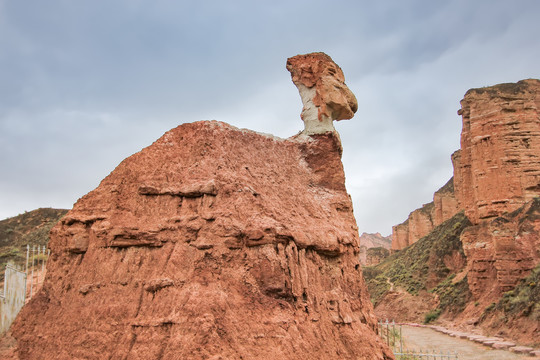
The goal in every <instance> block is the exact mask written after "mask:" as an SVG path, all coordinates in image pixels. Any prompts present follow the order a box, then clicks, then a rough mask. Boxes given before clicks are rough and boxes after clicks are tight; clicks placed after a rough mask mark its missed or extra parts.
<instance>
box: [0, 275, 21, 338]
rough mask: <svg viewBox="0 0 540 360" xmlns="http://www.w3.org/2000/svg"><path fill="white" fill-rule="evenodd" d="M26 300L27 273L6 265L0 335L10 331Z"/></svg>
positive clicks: (0, 303) (1, 304) (0, 304)
mask: <svg viewBox="0 0 540 360" xmlns="http://www.w3.org/2000/svg"><path fill="white" fill-rule="evenodd" d="M25 300H26V272H24V271H22V270H19V269H17V268H15V267H13V266H12V265H11V264H8V265H6V272H5V277H4V292H3V294H1V295H0V334H3V333H4V332H5V331H7V330H8V329H9V327H10V326H11V323H12V322H13V321H14V320H15V317H17V314H18V313H19V311H20V310H21V308H22V307H23V305H24V302H25Z"/></svg>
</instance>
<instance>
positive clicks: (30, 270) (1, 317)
mask: <svg viewBox="0 0 540 360" xmlns="http://www.w3.org/2000/svg"><path fill="white" fill-rule="evenodd" d="M49 253H50V251H49V250H47V249H46V248H45V246H35V245H34V246H32V248H31V249H30V246H29V245H27V246H26V264H25V266H24V269H22V268H21V269H19V268H18V267H16V266H15V265H13V264H7V265H6V270H5V276H4V292H3V293H0V335H1V334H3V333H4V332H6V331H7V330H8V329H9V327H10V326H11V324H12V323H13V321H14V320H15V318H16V317H17V314H18V313H19V311H20V310H21V309H22V307H23V306H24V304H25V302H26V301H27V300H29V299H30V298H31V297H32V296H33V295H34V294H35V293H36V292H37V291H38V290H39V289H40V288H41V284H42V283H43V280H44V278H45V264H46V263H47V259H48V258H49Z"/></svg>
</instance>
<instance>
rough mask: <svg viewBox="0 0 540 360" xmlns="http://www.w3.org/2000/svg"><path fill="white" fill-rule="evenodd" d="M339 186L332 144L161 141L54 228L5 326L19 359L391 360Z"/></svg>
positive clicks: (244, 134) (318, 140) (200, 129)
mask: <svg viewBox="0 0 540 360" xmlns="http://www.w3.org/2000/svg"><path fill="white" fill-rule="evenodd" d="M315 83H317V84H319V85H318V86H321V88H322V89H325V88H327V87H328V86H327V85H325V83H324V81H322V84H320V81H319V80H317V79H315ZM323 93H324V92H323ZM314 101H315V100H314ZM322 108H323V109H322V110H321V113H324V111H325V110H324V106H322ZM329 109H335V108H334V107H329V106H327V107H326V110H327V111H330V112H331V113H333V112H334V111H335V110H329ZM344 180H345V178H344V173H343V167H342V163H341V144H340V142H339V138H338V136H337V134H336V133H334V132H325V133H321V134H316V135H312V136H297V137H293V138H290V139H279V138H276V137H272V136H270V135H264V134H258V133H255V132H252V131H248V130H241V129H237V128H235V127H233V126H230V125H227V124H225V123H221V122H216V121H212V122H197V123H190V124H184V125H181V126H179V127H177V128H175V129H173V130H171V131H169V132H167V133H166V134H165V135H164V136H162V137H161V138H160V139H159V140H157V141H156V142H155V143H154V144H152V145H151V146H149V147H147V148H145V149H143V150H142V151H141V152H139V153H136V154H134V155H132V156H131V157H129V158H127V159H126V160H124V161H123V162H122V163H121V164H120V165H119V166H118V167H117V168H116V169H115V170H114V171H113V172H112V173H111V174H110V175H109V176H107V177H106V178H105V179H104V180H103V181H102V182H101V184H100V185H99V187H98V188H96V189H95V190H93V191H92V192H90V193H88V194H87V195H85V196H84V197H82V198H81V199H80V200H79V201H78V202H77V203H76V204H75V205H74V207H73V209H72V210H71V211H70V212H69V213H68V214H67V215H66V216H65V217H64V218H63V220H62V221H61V222H60V223H59V224H58V225H57V226H56V227H54V228H53V230H52V232H51V241H50V248H51V258H50V260H49V263H48V271H47V277H46V279H45V283H44V286H43V289H42V290H41V291H40V292H39V293H38V294H37V295H36V296H35V297H34V298H33V299H32V300H31V302H30V303H29V304H28V305H27V306H25V307H24V308H23V310H22V312H21V314H20V316H19V317H18V319H17V320H16V323H15V324H14V326H13V328H12V332H13V336H14V337H15V338H16V340H17V347H16V353H17V356H18V357H19V358H20V359H36V358H40V359H46V358H47V356H49V358H51V359H52V358H54V359H73V358H85V359H103V358H109V359H126V358H127V359H214V360H217V359H306V358H309V359H393V355H392V354H391V352H390V350H389V349H388V348H387V347H386V345H385V344H383V343H382V342H381V340H380V339H379V337H378V336H377V335H376V333H375V331H376V330H375V329H376V319H375V316H374V315H373V309H372V305H371V302H370V301H369V298H368V294H367V289H366V287H365V284H364V281H363V278H362V273H361V268H360V264H359V261H358V253H359V237H358V231H357V227H356V223H355V219H354V216H353V212H352V203H351V199H350V197H349V195H348V194H347V192H346V189H345V182H344Z"/></svg>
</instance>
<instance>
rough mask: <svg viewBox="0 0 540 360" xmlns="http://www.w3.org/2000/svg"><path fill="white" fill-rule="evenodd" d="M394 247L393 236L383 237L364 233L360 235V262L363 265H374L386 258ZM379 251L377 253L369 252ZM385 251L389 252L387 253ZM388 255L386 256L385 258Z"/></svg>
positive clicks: (377, 234) (378, 234)
mask: <svg viewBox="0 0 540 360" xmlns="http://www.w3.org/2000/svg"><path fill="white" fill-rule="evenodd" d="M391 246H392V236H391V235H389V236H382V235H381V234H380V233H374V234H370V233H366V232H364V233H362V235H360V262H361V263H362V264H363V265H374V264H377V263H379V262H380V261H381V260H382V258H384V257H386V256H387V255H388V254H387V253H389V250H390V248H391ZM370 249H377V250H376V251H369V250H370ZM384 250H388V252H385V251H384ZM385 255H386V256H385Z"/></svg>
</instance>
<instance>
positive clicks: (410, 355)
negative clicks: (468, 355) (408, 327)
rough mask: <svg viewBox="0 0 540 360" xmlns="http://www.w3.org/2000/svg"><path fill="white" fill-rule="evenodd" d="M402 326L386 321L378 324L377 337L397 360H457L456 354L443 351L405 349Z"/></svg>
mask: <svg viewBox="0 0 540 360" xmlns="http://www.w3.org/2000/svg"><path fill="white" fill-rule="evenodd" d="M402 325H403V324H400V323H396V322H395V321H394V320H392V321H389V320H388V319H386V321H382V320H380V321H379V322H378V331H379V336H380V337H381V338H382V339H383V341H384V342H385V343H386V344H387V345H388V346H389V347H390V348H391V349H392V351H393V352H394V355H395V356H396V359H397V360H417V359H421V360H459V359H458V354H457V353H456V352H454V353H450V352H447V353H446V354H445V353H444V352H443V351H441V350H437V349H429V350H422V349H420V350H416V349H405V347H404V345H403V329H402Z"/></svg>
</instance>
